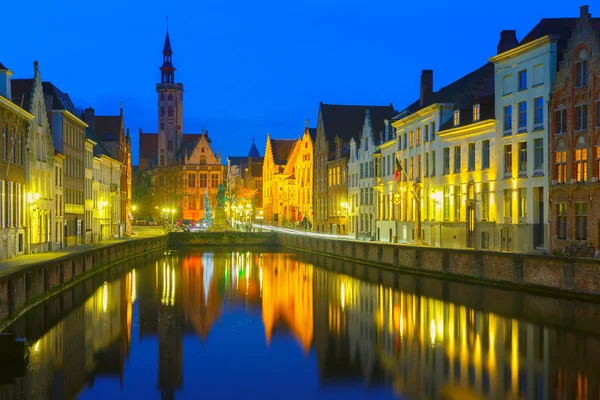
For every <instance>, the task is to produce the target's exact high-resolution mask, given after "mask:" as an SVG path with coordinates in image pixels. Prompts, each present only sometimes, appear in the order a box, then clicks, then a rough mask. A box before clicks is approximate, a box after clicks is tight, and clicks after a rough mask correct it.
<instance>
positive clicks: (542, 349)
mask: <svg viewBox="0 0 600 400" xmlns="http://www.w3.org/2000/svg"><path fill="white" fill-rule="evenodd" d="M314 276H315V279H314V282H315V345H316V348H317V355H318V359H319V369H320V371H321V377H322V380H323V381H327V380H328V379H329V376H330V375H331V374H332V372H331V371H330V368H329V367H330V366H331V365H334V366H335V367H336V368H340V370H339V371H337V373H338V375H345V376H348V377H350V376H352V373H353V372H355V371H354V362H356V360H359V363H360V364H361V370H362V376H363V380H364V382H365V383H367V384H369V383H373V380H375V381H381V380H383V381H385V382H388V383H390V384H392V386H393V388H394V390H395V391H396V392H397V393H398V394H400V395H404V396H408V398H440V397H444V398H456V399H459V398H468V397H473V398H483V397H488V396H492V397H493V398H508V397H519V398H549V397H554V396H555V395H557V394H558V393H562V397H560V396H559V397H560V398H588V395H590V396H591V395H592V394H594V396H596V397H594V398H597V397H598V394H599V392H598V380H597V374H598V372H597V370H596V371H594V367H590V368H587V371H582V368H584V369H585V368H586V367H585V366H584V365H583V364H581V363H579V362H577V363H574V364H575V365H570V366H569V364H568V361H567V360H571V359H572V353H571V352H570V351H564V350H565V345H566V342H568V343H570V344H575V343H577V344H579V345H581V344H582V343H585V339H584V338H581V337H580V338H576V337H575V335H570V336H571V340H567V341H565V343H561V340H560V338H561V337H566V336H569V335H568V334H564V333H562V334H561V333H557V332H556V331H554V330H550V329H549V328H547V327H540V326H537V325H534V324H530V323H523V322H518V321H517V320H514V319H508V318H503V317H500V316H498V315H495V314H492V313H483V312H479V311H475V310H473V309H468V308H466V307H464V306H458V305H455V304H451V303H444V302H443V301H440V300H436V299H432V298H427V297H423V296H418V295H414V294H410V293H404V292H398V291H392V289H390V288H384V287H383V286H381V285H374V284H371V283H367V282H362V281H359V280H357V279H354V278H351V277H347V276H344V275H340V274H335V273H331V272H325V271H322V270H319V269H316V270H315V273H314ZM325 327H327V329H326V330H325V329H324V328H325ZM592 342H593V343H594V344H596V345H600V342H599V341H598V340H597V339H596V338H594V339H593V340H588V342H587V343H585V345H584V347H585V348H586V349H588V350H589V349H591V348H592V347H593V345H591V343H592ZM340 347H341V348H340ZM574 347H576V348H577V347H579V346H574ZM345 354H349V355H350V361H349V362H348V364H347V365H344V363H343V362H340V361H341V360H344V357H345ZM596 354H598V353H596ZM561 355H562V358H565V360H560V359H561ZM557 356H558V357H557ZM582 358H585V357H584V356H583V355H581V354H579V355H578V356H577V360H578V361H580V360H581V359H582ZM588 358H589V357H588ZM557 361H560V364H562V366H561V367H560V368H559V367H558V365H559V364H558V363H557ZM590 361H591V358H590ZM595 364H597V362H596V361H595V360H594V362H593V363H590V365H595ZM566 366H568V367H566ZM565 367H566V368H565ZM382 371H385V372H382ZM566 371H573V372H566ZM567 375H568V376H567ZM591 376H593V382H592V379H591ZM590 398H591V397H590Z"/></svg>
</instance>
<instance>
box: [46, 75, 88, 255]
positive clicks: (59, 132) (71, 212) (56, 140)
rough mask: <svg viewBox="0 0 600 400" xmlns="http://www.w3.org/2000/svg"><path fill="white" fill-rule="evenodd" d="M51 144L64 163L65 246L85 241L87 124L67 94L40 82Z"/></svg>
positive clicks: (47, 83)
mask: <svg viewBox="0 0 600 400" xmlns="http://www.w3.org/2000/svg"><path fill="white" fill-rule="evenodd" d="M43 88H44V99H45V103H46V110H47V112H48V120H49V121H50V129H51V131H52V141H53V144H54V147H55V148H56V150H58V152H60V153H61V154H63V155H64V156H65V160H64V182H63V190H64V204H65V213H64V235H63V236H64V238H65V245H66V246H74V245H78V244H82V243H84V242H85V230H86V227H85V220H84V217H85V130H86V128H87V127H88V125H87V124H86V123H85V122H83V121H82V120H81V119H79V118H78V117H77V115H78V112H77V110H76V109H75V106H74V105H73V102H72V101H71V98H70V97H69V95H68V94H66V93H63V92H62V91H61V90H60V89H58V88H57V87H56V86H54V85H53V84H52V83H51V82H43Z"/></svg>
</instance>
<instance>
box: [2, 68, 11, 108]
mask: <svg viewBox="0 0 600 400" xmlns="http://www.w3.org/2000/svg"><path fill="white" fill-rule="evenodd" d="M12 74H13V72H12V71H11V70H10V69H8V68H6V67H5V66H4V65H2V63H0V96H4V97H6V98H7V99H8V100H10V101H12V95H11V89H10V77H11V76H12Z"/></svg>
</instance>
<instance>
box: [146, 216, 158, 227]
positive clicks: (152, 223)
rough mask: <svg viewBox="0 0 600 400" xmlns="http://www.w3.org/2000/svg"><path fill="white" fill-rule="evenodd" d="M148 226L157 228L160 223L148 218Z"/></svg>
mask: <svg viewBox="0 0 600 400" xmlns="http://www.w3.org/2000/svg"><path fill="white" fill-rule="evenodd" d="M148 225H150V226H156V225H158V222H156V220H155V219H154V218H148Z"/></svg>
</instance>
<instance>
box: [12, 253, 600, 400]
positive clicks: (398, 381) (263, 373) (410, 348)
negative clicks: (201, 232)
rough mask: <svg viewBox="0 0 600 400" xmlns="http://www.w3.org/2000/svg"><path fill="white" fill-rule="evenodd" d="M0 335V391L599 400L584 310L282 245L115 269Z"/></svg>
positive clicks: (588, 307) (595, 354)
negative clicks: (0, 355) (24, 345)
mask: <svg viewBox="0 0 600 400" xmlns="http://www.w3.org/2000/svg"><path fill="white" fill-rule="evenodd" d="M9 331H12V332H14V333H17V334H18V335H20V336H24V337H27V339H28V341H29V342H30V343H31V353H30V356H29V361H28V363H27V366H26V368H25V371H21V372H19V371H11V369H10V368H8V369H6V368H4V369H2V375H4V376H1V377H0V398H1V399H71V398H79V399H111V400H112V399H138V398H139V399H173V398H175V399H200V398H208V399H234V398H237V399H255V398H256V399H265V398H269V399H271V398H272V399H362V398H369V399H438V398H441V399H478V398H497V399H506V398H523V399H555V398H559V399H588V398H590V399H591V398H595V399H598V398H599V396H600V392H599V386H598V376H599V375H600V368H599V366H600V361H599V360H600V357H599V356H600V340H599V338H600V315H599V312H598V307H597V306H596V305H593V304H589V303H577V302H572V301H565V300H557V299H552V298H546V297H539V296H532V295H525V294H522V293H517V292H509V291H503V290H498V289H493V288H483V287H479V286H473V285H466V284H461V283H457V282H445V281H440V280H436V279H431V278H424V277H416V276H412V275H403V274H398V273H396V272H391V271H386V270H382V269H376V268H372V267H365V266H362V265H359V264H353V263H348V262H344V261H339V260H333V259H328V258H321V257H317V256H312V255H305V254H301V253H288V252H282V251H281V250H279V251H278V250H269V249H262V251H259V250H257V249H256V248H255V249H252V250H248V251H246V250H244V249H238V250H236V251H232V250H231V249H229V250H228V249H223V250H220V249H211V250H201V249H183V250H180V251H178V252H174V253H170V254H163V255H157V256H156V257H155V258H152V259H148V258H147V259H145V260H144V261H143V262H140V261H138V262H135V263H130V264H126V265H122V266H120V267H116V268H115V269H113V270H112V271H105V272H103V273H100V274H98V275H96V276H94V277H93V278H91V279H90V280H88V281H86V282H84V283H82V284H80V285H78V286H77V287H74V288H72V289H70V290H68V291H65V292H64V293H62V294H60V295H58V296H55V297H54V298H52V299H50V300H49V301H47V302H46V303H44V304H43V305H41V306H39V307H37V308H35V309H33V310H32V311H31V312H29V313H28V314H26V315H25V316H23V317H22V318H21V319H19V320H18V321H17V322H16V323H15V324H14V325H13V326H11V327H10V328H9Z"/></svg>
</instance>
